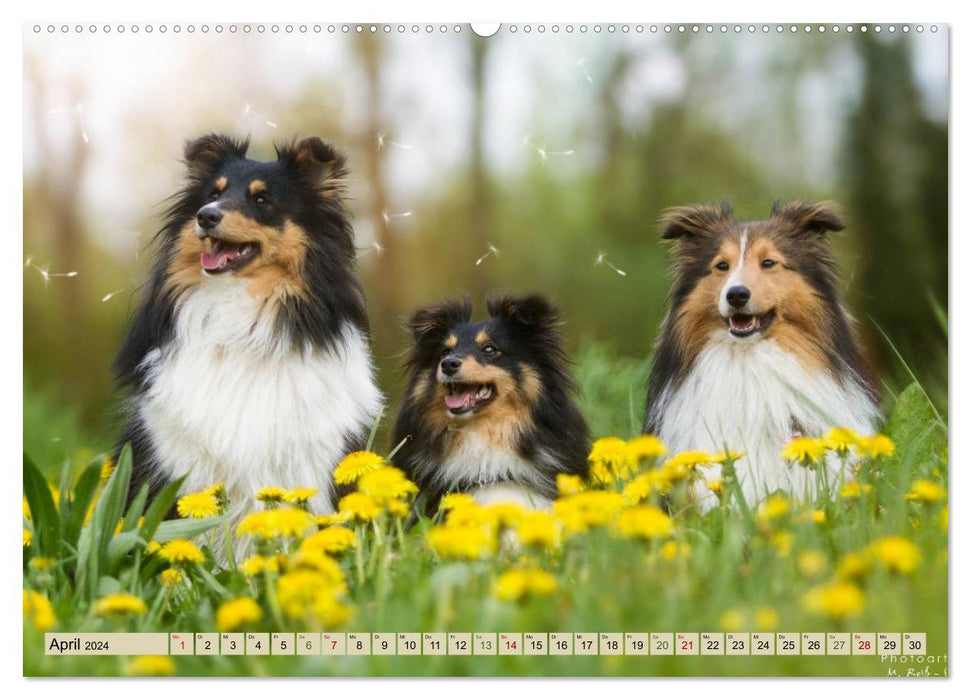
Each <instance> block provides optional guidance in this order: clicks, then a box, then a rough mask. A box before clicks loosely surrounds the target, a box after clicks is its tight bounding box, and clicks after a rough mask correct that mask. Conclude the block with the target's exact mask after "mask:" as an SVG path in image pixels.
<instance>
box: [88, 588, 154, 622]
mask: <svg viewBox="0 0 971 700" xmlns="http://www.w3.org/2000/svg"><path fill="white" fill-rule="evenodd" d="M147 611H148V607H147V606H146V605H145V601H144V600H142V599H141V598H139V597H138V596H136V595H132V594H131V593H109V594H108V595H105V596H101V597H100V598H98V600H97V601H95V604H94V614H95V615H97V616H98V617H107V616H109V615H127V614H132V615H143V614H144V613H145V612H147Z"/></svg>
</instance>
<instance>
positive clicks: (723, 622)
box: [718, 608, 745, 632]
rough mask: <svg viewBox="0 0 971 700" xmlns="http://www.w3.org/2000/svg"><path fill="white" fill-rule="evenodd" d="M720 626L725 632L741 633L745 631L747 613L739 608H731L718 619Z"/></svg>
mask: <svg viewBox="0 0 971 700" xmlns="http://www.w3.org/2000/svg"><path fill="white" fill-rule="evenodd" d="M718 626H719V627H720V628H721V629H722V630H723V631H725V632H741V631H742V630H743V629H745V613H743V612H742V611H741V610H738V609H737V608H730V609H728V610H726V611H725V612H723V613H722V614H721V617H719V618H718Z"/></svg>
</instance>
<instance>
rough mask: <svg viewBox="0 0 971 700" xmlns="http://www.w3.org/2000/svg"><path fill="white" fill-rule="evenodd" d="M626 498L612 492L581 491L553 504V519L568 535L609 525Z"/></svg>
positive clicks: (559, 499)
mask: <svg viewBox="0 0 971 700" xmlns="http://www.w3.org/2000/svg"><path fill="white" fill-rule="evenodd" d="M625 503H626V498H625V497H624V496H623V495H621V494H619V493H614V492H613V491H600V490H590V491H581V492H580V493H578V494H574V495H573V496H566V497H564V498H558V499H557V500H555V501H554V502H553V517H554V518H556V519H557V520H558V521H559V522H560V523H562V524H563V527H564V530H565V531H566V532H567V533H569V534H575V533H579V532H586V531H587V530H588V529H589V528H590V527H598V526H602V525H606V524H607V523H609V522H610V521H611V520H612V519H613V518H614V516H616V515H617V513H619V512H620V510H621V509H622V508H623V507H624V505H625Z"/></svg>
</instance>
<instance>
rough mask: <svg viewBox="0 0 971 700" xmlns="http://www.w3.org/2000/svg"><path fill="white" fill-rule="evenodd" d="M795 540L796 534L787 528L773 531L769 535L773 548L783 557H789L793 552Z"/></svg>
mask: <svg viewBox="0 0 971 700" xmlns="http://www.w3.org/2000/svg"><path fill="white" fill-rule="evenodd" d="M795 541H796V536H795V535H794V534H792V533H791V532H787V531H785V530H779V531H777V532H773V533H772V536H771V537H769V544H770V545H772V548H773V549H775V551H776V553H777V554H778V555H779V556H780V557H782V558H783V559H785V558H786V557H788V556H789V554H790V552H792V545H793V543H794V542H795Z"/></svg>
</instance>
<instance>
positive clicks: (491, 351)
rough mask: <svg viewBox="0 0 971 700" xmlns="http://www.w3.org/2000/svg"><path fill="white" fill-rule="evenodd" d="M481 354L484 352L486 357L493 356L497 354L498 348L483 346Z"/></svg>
mask: <svg viewBox="0 0 971 700" xmlns="http://www.w3.org/2000/svg"><path fill="white" fill-rule="evenodd" d="M482 352H484V353H485V354H486V355H495V354H496V353H497V352H499V348H497V347H496V346H495V345H485V346H483V348H482Z"/></svg>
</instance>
